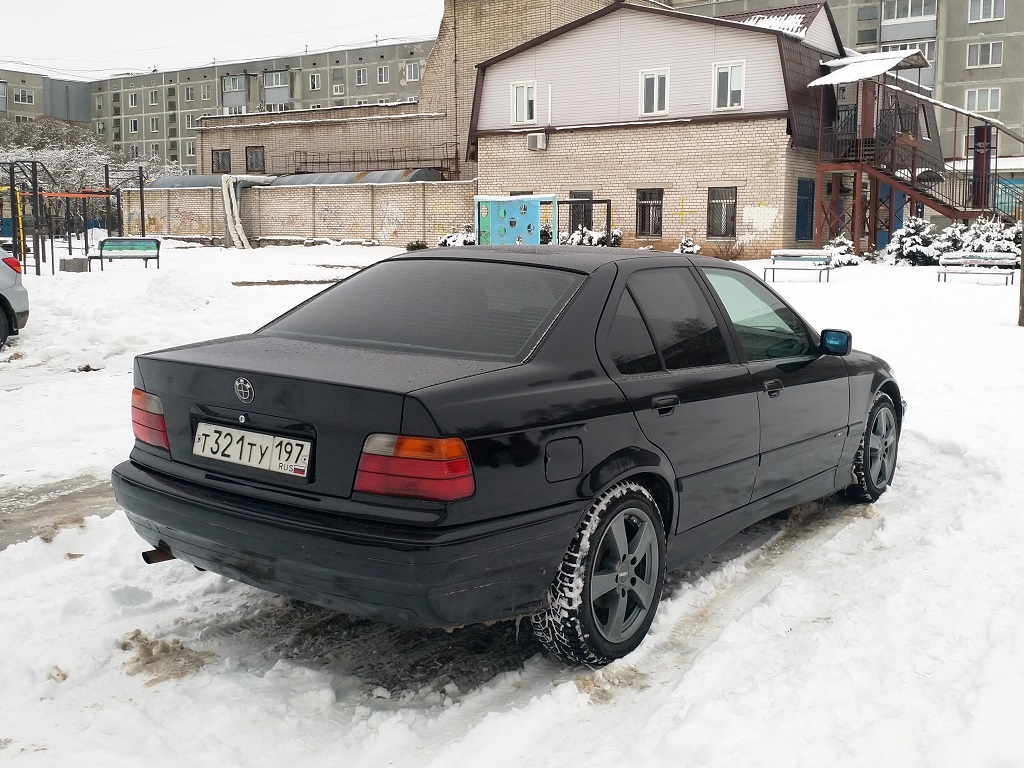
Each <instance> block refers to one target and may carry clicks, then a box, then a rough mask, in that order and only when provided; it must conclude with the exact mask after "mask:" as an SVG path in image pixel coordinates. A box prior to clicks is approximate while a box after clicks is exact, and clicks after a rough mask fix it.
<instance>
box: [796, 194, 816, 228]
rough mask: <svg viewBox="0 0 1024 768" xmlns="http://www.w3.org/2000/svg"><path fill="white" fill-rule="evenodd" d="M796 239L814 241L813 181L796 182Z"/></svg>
mask: <svg viewBox="0 0 1024 768" xmlns="http://www.w3.org/2000/svg"><path fill="white" fill-rule="evenodd" d="M796 239H797V240H813V239H814V179H797V180H796Z"/></svg>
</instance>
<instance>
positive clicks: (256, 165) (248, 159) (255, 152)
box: [245, 146, 267, 173]
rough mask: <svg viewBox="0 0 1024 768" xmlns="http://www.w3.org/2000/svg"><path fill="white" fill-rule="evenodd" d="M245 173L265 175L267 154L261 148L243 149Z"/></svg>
mask: <svg viewBox="0 0 1024 768" xmlns="http://www.w3.org/2000/svg"><path fill="white" fill-rule="evenodd" d="M245 172H246V173H266V172H267V153H266V149H265V148H264V147H262V146H259V147H246V148H245Z"/></svg>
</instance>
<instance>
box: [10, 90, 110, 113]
mask: <svg viewBox="0 0 1024 768" xmlns="http://www.w3.org/2000/svg"><path fill="white" fill-rule="evenodd" d="M6 95H7V94H6V93H0V96H6ZM96 111H97V112H102V111H103V97H102V96H97V97H96Z"/></svg>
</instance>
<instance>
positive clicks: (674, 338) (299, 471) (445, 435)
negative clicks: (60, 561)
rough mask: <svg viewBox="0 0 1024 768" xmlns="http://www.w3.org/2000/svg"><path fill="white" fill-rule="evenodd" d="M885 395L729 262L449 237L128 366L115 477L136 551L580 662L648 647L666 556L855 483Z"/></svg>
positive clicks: (700, 548) (875, 447) (891, 401)
mask: <svg viewBox="0 0 1024 768" xmlns="http://www.w3.org/2000/svg"><path fill="white" fill-rule="evenodd" d="M904 410H905V404H904V402H903V399H902V397H901V395H900V390H899V387H898V386H897V383H896V381H895V380H894V378H893V375H892V373H891V371H890V370H889V367H888V365H887V364H886V363H885V362H884V361H882V360H880V359H878V358H877V357H873V356H872V355H869V354H866V353H863V352H859V351H853V350H852V349H851V336H850V333H849V332H847V331H843V330H823V331H821V332H818V331H815V330H814V329H813V328H811V327H810V326H809V325H808V324H807V323H806V322H805V321H804V320H803V319H802V318H801V317H800V315H799V314H798V313H797V312H796V311H795V310H794V309H793V308H791V307H790V306H789V305H788V304H787V303H786V302H785V301H783V300H782V299H781V298H780V297H779V296H778V295H776V294H775V293H774V292H773V291H772V289H771V288H770V287H768V286H767V285H766V284H765V283H764V282H762V281H761V280H760V279H758V278H757V277H756V276H755V275H753V274H752V273H751V272H750V271H749V270H747V269H745V268H744V267H742V266H739V265H735V264H731V263H728V262H723V261H719V260H715V259H706V258H698V257H688V256H678V255H652V254H650V253H648V252H641V251H627V250H619V249H606V248H559V247H551V246H541V247H519V248H499V247H485V246H480V247H466V248H460V249H452V248H446V249H439V250H436V251H419V252H416V253H415V254H406V255H402V256H396V257H393V258H391V259H388V260H386V261H383V262H380V263H378V264H376V265H374V266H372V267H369V268H367V269H364V270H362V271H360V272H358V273H356V274H354V275H353V276H351V277H349V278H348V279H346V280H344V281H343V282H341V283H339V284H338V285H335V286H333V287H331V288H329V289H328V290H326V291H324V292H323V293H321V294H319V295H317V296H315V297H313V298H312V299H310V300H308V301H306V302H305V303H303V304H301V305H299V306H298V307H296V308H295V309H293V310H291V311H290V312H288V313H287V314H285V315H283V316H281V317H279V318H278V319H276V320H274V321H273V322H271V323H270V324H268V325H267V326H265V327H263V328H261V329H260V330H258V331H256V332H255V333H252V334H248V335H244V336H236V337H232V338H225V339H217V340H213V341H206V342H201V343H198V344H193V345H190V346H185V347H178V348H175V349H169V350H164V351H161V352H153V353H150V354H146V355H142V356H140V357H138V358H136V361H135V389H134V391H133V392H132V422H133V426H134V431H135V437H136V442H135V447H134V449H133V450H132V452H131V456H130V458H129V460H128V461H126V462H124V463H122V464H120V465H118V466H117V467H116V468H115V469H114V471H113V476H112V481H113V485H114V490H115V492H116V495H117V499H118V502H119V503H120V504H121V506H122V507H123V508H124V509H125V510H126V511H127V515H128V518H129V520H130V521H131V523H132V525H133V526H134V527H135V529H136V530H137V531H138V533H139V534H140V535H141V536H142V538H143V539H145V540H146V541H147V542H149V544H150V545H151V546H152V547H153V548H154V549H153V550H151V551H149V552H147V553H146V554H145V555H144V557H146V559H147V562H153V561H157V560H164V559H170V558H172V557H176V558H180V559H181V560H184V561H187V562H189V563H192V564H194V565H196V566H199V567H201V568H205V569H207V570H210V571H213V572H216V573H219V574H222V575H225V576H228V577H230V578H233V579H237V580H239V581H242V582H245V583H248V584H252V585H255V586H257V587H262V588H264V589H267V590H270V591H272V592H276V593H279V594H283V595H289V596H292V597H295V598H298V599H300V600H305V601H309V602H311V603H317V604H320V605H323V606H327V607H329V608H333V609H336V610H338V611H342V612H345V613H349V614H353V615H358V616H364V617H373V618H378V619H381V620H384V621H392V622H401V623H408V624H413V625H420V626H424V627H451V626H457V625H462V624H468V623H474V622H485V621H494V620H500V619H508V618H515V617H523V616H530V617H531V618H532V623H533V627H534V630H535V632H536V633H537V635H538V637H539V638H540V640H541V641H542V643H543V644H544V645H545V647H546V648H547V649H548V650H549V651H551V652H553V653H554V654H556V655H558V656H559V657H561V658H562V659H564V660H566V661H568V662H570V663H586V664H592V665H597V664H603V663H607V662H609V661H611V660H612V659H616V658H619V657H621V656H624V655H625V654H627V653H629V652H630V651H632V650H633V649H635V648H636V647H637V646H638V645H639V644H640V642H641V641H642V640H643V638H644V636H645V634H646V633H647V631H648V629H649V627H650V625H651V622H652V620H653V618H654V614H655V611H656V610H657V607H658V603H659V600H660V598H661V592H662V587H663V582H664V577H665V572H666V570H671V569H673V568H677V567H679V566H681V565H683V564H685V563H686V562H687V561H689V560H691V559H693V558H694V557H696V556H699V555H702V554H704V553H706V552H708V551H710V550H711V549H713V548H714V547H716V546H717V545H718V544H720V543H721V542H723V541H725V540H726V539H727V538H729V537H730V536H732V535H733V534H735V533H737V532H738V531H740V530H741V529H743V528H745V527H746V526H748V525H750V524H751V523H754V522H756V521H758V520H760V519H763V518H765V517H767V516H769V515H772V514H775V513H777V512H780V511H783V510H785V509H787V508H789V507H792V506H794V505H796V504H800V503H803V502H807V501H811V500H814V499H818V498H821V497H824V496H827V495H830V494H833V493H835V492H837V491H844V492H845V493H846V494H847V495H848V496H850V497H852V498H854V499H857V500H861V501H868V502H870V501H874V500H875V499H877V498H878V496H879V495H880V494H881V493H883V492H884V491H885V490H886V488H887V487H888V485H889V484H890V483H891V482H892V479H893V474H894V471H895V466H896V453H897V446H898V441H899V435H900V429H901V425H902V422H903V416H904Z"/></svg>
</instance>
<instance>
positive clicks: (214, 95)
mask: <svg viewBox="0 0 1024 768" xmlns="http://www.w3.org/2000/svg"><path fill="white" fill-rule="evenodd" d="M433 44H434V41H433V40H421V41H414V42H405V43H393V44H387V45H376V46H371V47H365V48H348V49H338V50H332V51H325V52H319V53H309V54H303V55H300V56H289V57H283V58H271V59H256V60H252V61H243V62H229V63H224V64H210V65H208V66H204V67H192V68H189V69H180V70H175V71H168V72H158V71H153V72H147V73H132V74H125V75H118V76H116V77H110V78H106V79H103V80H94V81H91V82H75V81H66V80H59V79H56V78H51V77H48V76H47V75H43V74H32V73H29V72H18V71H11V70H0V118H4V117H6V118H8V119H11V120H15V121H18V122H20V121H25V120H34V119H36V118H38V117H42V116H48V117H55V118H58V119H62V120H71V121H73V122H76V123H81V124H85V125H90V126H91V127H92V129H93V130H94V131H95V132H96V134H97V135H98V136H99V137H100V138H101V139H102V140H103V141H104V143H106V144H108V145H109V146H111V147H112V148H113V149H115V150H117V151H120V152H124V153H125V154H126V155H127V156H128V157H136V158H141V157H155V158H158V159H161V160H164V161H165V162H178V163H180V164H181V165H182V167H184V168H185V169H186V170H187V171H190V172H194V171H195V168H196V165H197V163H196V128H197V127H198V125H199V121H200V120H201V119H202V118H204V117H210V116H214V115H241V114H246V113H262V112H285V111H291V110H303V109H305V110H310V109H321V108H328V107H349V106H353V107H354V106H362V105H378V104H395V103H400V102H414V101H416V100H417V99H418V97H419V91H420V88H419V86H420V77H421V76H422V73H423V68H424V65H425V64H426V61H427V56H428V55H429V54H430V50H431V48H432V47H433ZM253 160H254V163H253V164H252V167H256V168H258V167H260V162H259V158H253Z"/></svg>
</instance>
